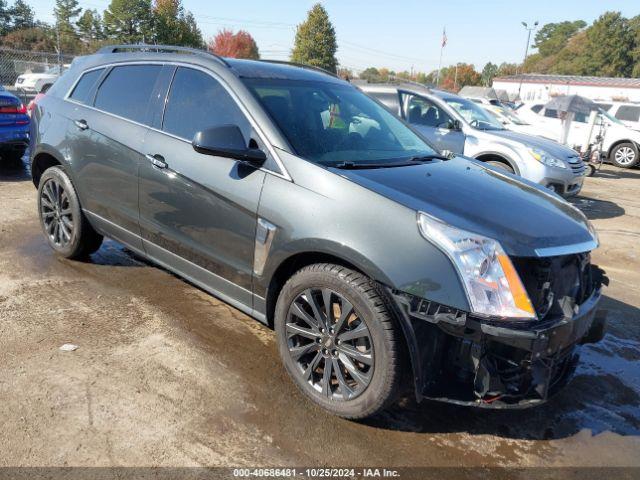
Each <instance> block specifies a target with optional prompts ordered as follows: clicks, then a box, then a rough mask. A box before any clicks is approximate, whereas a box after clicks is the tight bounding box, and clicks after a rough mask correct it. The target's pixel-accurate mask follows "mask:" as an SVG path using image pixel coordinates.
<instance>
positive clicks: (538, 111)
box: [531, 105, 542, 113]
mask: <svg viewBox="0 0 640 480" xmlns="http://www.w3.org/2000/svg"><path fill="white" fill-rule="evenodd" d="M531 110H532V111H533V112H536V113H540V110H542V105H534V106H533V107H531Z"/></svg>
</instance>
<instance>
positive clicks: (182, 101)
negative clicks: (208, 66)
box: [162, 67, 251, 142]
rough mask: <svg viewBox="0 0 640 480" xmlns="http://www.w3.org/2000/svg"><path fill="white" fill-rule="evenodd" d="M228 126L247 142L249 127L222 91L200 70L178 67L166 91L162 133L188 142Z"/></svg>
mask: <svg viewBox="0 0 640 480" xmlns="http://www.w3.org/2000/svg"><path fill="white" fill-rule="evenodd" d="M229 124H232V125H237V126H239V127H240V129H241V130H242V133H243V134H244V138H245V140H246V141H247V142H248V141H249V139H250V138H251V124H250V123H249V121H248V120H247V117H245V115H244V114H243V113H242V111H241V110H240V107H238V105H237V104H236V102H235V101H234V100H233V98H231V96H230V95H229V93H228V92H227V91H226V90H225V89H224V87H223V86H222V85H220V83H219V82H218V81H216V80H215V79H214V78H213V77H211V75H208V74H206V73H204V72H201V71H200V70H194V69H192V68H183V67H179V68H178V70H177V71H176V74H175V76H174V78H173V82H172V84H171V90H170V91H169V99H168V102H167V106H166V108H165V112H164V120H163V125H162V129H163V130H164V131H165V132H167V133H170V134H172V135H176V136H177V137H180V138H184V139H186V140H189V141H191V139H192V138H193V136H194V135H195V134H196V132H199V131H200V130H204V129H206V128H211V127H216V126H220V125H229Z"/></svg>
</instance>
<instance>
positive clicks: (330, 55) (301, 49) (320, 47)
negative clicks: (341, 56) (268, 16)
mask: <svg viewBox="0 0 640 480" xmlns="http://www.w3.org/2000/svg"><path fill="white" fill-rule="evenodd" d="M337 50H338V45H337V41H336V32H335V29H334V28H333V25H332V24H331V21H330V20H329V15H328V14H327V11H326V10H325V9H324V7H323V6H322V5H320V4H319V3H316V4H315V5H314V6H313V7H312V8H311V10H309V13H308V15H307V19H306V20H305V21H304V22H303V23H301V24H300V25H298V28H297V31H296V38H295V43H294V47H293V52H292V53H291V61H292V62H296V63H304V64H307V65H313V66H315V67H321V68H324V69H326V70H329V71H330V72H335V71H336V69H337V65H338V61H337V60H336V51H337Z"/></svg>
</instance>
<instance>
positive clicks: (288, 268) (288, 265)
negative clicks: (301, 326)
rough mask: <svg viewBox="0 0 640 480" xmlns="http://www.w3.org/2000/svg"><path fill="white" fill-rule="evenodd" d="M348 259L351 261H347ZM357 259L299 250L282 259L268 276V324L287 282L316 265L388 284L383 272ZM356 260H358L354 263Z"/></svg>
mask: <svg viewBox="0 0 640 480" xmlns="http://www.w3.org/2000/svg"><path fill="white" fill-rule="evenodd" d="M354 253H355V252H354ZM347 258H350V259H351V260H347ZM356 258H357V256H352V255H345V254H338V253H336V252H329V251H326V250H323V251H318V250H315V251H314V250H299V251H297V252H295V253H291V254H290V255H288V256H286V257H284V258H282V259H280V260H279V261H278V262H277V265H273V266H272V268H271V269H270V270H271V271H272V273H271V275H268V279H269V280H268V283H267V285H266V298H265V301H266V304H265V308H266V310H265V318H266V321H267V324H268V325H269V326H270V327H273V320H274V313H275V309H276V302H277V301H278V296H279V295H280V292H281V291H282V287H284V284H285V283H286V282H287V280H288V279H289V278H291V276H292V275H293V274H294V273H295V272H297V271H298V270H300V269H302V268H304V267H307V266H309V265H313V264H314V263H334V264H336V265H341V266H343V267H346V268H350V269H352V270H355V271H357V272H360V273H362V274H363V275H366V276H368V277H369V278H371V279H372V280H374V281H377V282H381V283H386V282H388V281H389V280H388V279H387V278H386V276H384V275H383V274H382V273H381V272H378V271H376V270H377V269H375V268H371V266H367V265H365V264H364V263H366V262H362V261H358V260H357V259H356ZM354 259H356V260H355V261H354ZM274 263H276V262H274Z"/></svg>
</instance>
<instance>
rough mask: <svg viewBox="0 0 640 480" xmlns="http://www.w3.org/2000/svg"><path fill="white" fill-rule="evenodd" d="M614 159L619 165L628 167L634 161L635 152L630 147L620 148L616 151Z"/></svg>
mask: <svg viewBox="0 0 640 480" xmlns="http://www.w3.org/2000/svg"><path fill="white" fill-rule="evenodd" d="M615 158H616V162H617V163H618V164H620V165H630V164H631V163H633V161H634V160H635V159H636V152H635V151H634V150H633V148H631V147H620V148H619V149H618V150H617V151H616V155H615Z"/></svg>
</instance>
